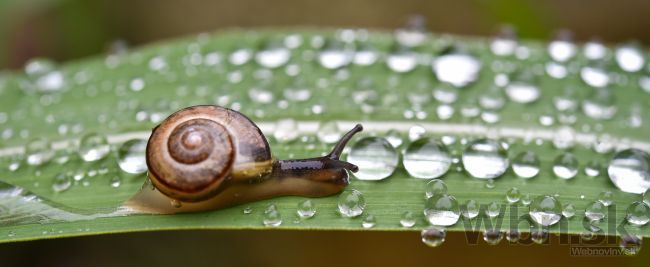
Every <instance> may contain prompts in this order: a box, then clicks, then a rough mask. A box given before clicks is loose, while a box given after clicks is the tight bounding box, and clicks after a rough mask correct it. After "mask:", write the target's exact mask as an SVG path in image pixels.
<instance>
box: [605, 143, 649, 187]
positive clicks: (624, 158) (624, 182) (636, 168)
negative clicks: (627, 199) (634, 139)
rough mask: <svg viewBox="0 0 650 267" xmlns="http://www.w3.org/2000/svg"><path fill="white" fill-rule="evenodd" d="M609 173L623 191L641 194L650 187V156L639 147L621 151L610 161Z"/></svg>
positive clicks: (610, 177)
mask: <svg viewBox="0 0 650 267" xmlns="http://www.w3.org/2000/svg"><path fill="white" fill-rule="evenodd" d="M607 174H609V179H610V180H611V181H612V182H613V183H614V185H616V187H618V189H620V190H621V191H623V192H627V193H634V194H641V193H643V192H645V191H646V190H648V189H649V188H650V156H648V154H647V153H646V152H644V151H642V150H638V149H626V150H623V151H620V152H618V153H616V154H615V155H614V157H613V158H612V160H611V161H610V163H609V166H608V167H607Z"/></svg>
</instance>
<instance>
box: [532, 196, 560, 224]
mask: <svg viewBox="0 0 650 267" xmlns="http://www.w3.org/2000/svg"><path fill="white" fill-rule="evenodd" d="M528 214H529V215H530V217H531V218H532V219H533V220H534V221H535V222H536V223H538V224H540V225H542V226H550V225H554V224H556V223H557V222H559V221H560V219H561V218H562V204H561V203H560V202H559V201H558V200H557V199H555V197H553V196H539V197H537V198H535V199H534V200H533V202H531V203H530V206H529V212H528Z"/></svg>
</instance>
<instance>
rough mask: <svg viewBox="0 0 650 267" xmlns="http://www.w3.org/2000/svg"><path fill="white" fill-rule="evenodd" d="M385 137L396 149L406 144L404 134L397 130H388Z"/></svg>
mask: <svg viewBox="0 0 650 267" xmlns="http://www.w3.org/2000/svg"><path fill="white" fill-rule="evenodd" d="M384 137H385V138H386V141H388V143H390V144H391V145H392V146H393V147H394V148H398V147H399V146H401V145H402V143H404V140H403V139H402V134H401V133H400V132H399V131H397V130H395V129H391V130H388V132H386V134H384Z"/></svg>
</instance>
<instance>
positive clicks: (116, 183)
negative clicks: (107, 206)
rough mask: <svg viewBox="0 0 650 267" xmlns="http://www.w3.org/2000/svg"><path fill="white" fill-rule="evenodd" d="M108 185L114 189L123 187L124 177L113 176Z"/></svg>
mask: <svg viewBox="0 0 650 267" xmlns="http://www.w3.org/2000/svg"><path fill="white" fill-rule="evenodd" d="M108 183H109V185H110V186H111V187H112V188H118V187H120V186H121V185H122V177H120V176H119V175H113V177H111V180H110V181H109V182H108Z"/></svg>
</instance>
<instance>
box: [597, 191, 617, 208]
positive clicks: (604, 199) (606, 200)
mask: <svg viewBox="0 0 650 267" xmlns="http://www.w3.org/2000/svg"><path fill="white" fill-rule="evenodd" d="M612 197H614V194H613V193H612V192H611V191H602V192H600V194H599V195H598V201H600V203H603V205H605V207H608V206H609V205H612V203H614V201H613V200H612Z"/></svg>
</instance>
